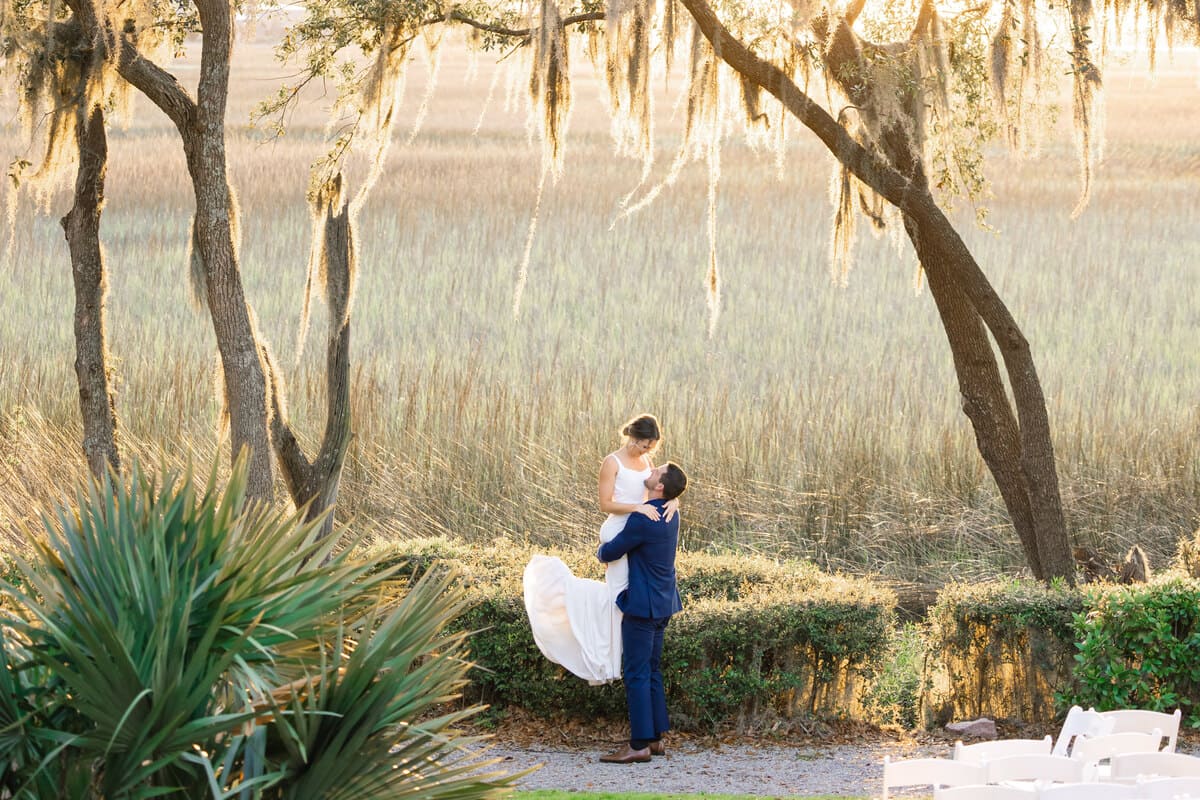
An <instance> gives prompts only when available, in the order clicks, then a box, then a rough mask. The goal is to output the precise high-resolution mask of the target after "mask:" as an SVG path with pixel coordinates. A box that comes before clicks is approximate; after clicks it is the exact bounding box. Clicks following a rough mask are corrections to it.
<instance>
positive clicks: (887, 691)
mask: <svg viewBox="0 0 1200 800" xmlns="http://www.w3.org/2000/svg"><path fill="white" fill-rule="evenodd" d="M925 658H926V651H925V637H924V629H923V627H922V626H921V625H917V624H915V623H911V622H910V623H907V624H905V625H904V626H903V627H901V628H899V629H898V630H896V631H895V633H894V635H893V636H892V638H891V640H890V641H889V642H888V646H887V651H886V656H885V658H884V660H883V664H882V665H881V666H880V669H879V674H878V675H877V676H876V677H875V680H874V681H873V682H872V683H871V688H870V690H869V691H868V693H867V697H866V702H865V704H864V705H865V707H866V712H867V716H868V718H869V719H870V720H871V721H872V722H875V723H877V724H880V725H896V726H899V727H902V728H905V729H912V728H915V727H917V725H918V724H919V723H920V719H921V715H920V710H921V709H920V703H921V673H922V669H923V668H924V665H925Z"/></svg>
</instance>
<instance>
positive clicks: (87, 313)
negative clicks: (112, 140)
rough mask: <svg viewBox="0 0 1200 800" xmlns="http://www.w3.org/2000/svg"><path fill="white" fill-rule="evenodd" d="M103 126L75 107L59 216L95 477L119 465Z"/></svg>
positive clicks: (99, 112) (97, 113)
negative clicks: (108, 310) (67, 198)
mask: <svg viewBox="0 0 1200 800" xmlns="http://www.w3.org/2000/svg"><path fill="white" fill-rule="evenodd" d="M104 126H105V119H104V109H103V108H102V107H101V106H99V105H96V106H93V107H92V108H90V109H88V108H80V110H79V116H78V119H77V121H76V138H77V141H78V146H79V163H78V166H77V169H76V173H75V202H74V205H72V206H71V210H70V211H68V212H67V215H66V216H65V217H63V218H62V226H63V231H64V232H65V234H66V238H67V247H68V248H69V249H70V252H71V274H72V278H73V280H74V284H75V376H76V379H77V380H78V383H79V411H80V414H81V416H82V418H83V453H84V456H85V457H86V458H87V462H88V467H89V468H90V469H91V471H92V474H93V475H95V476H96V477H97V478H103V477H104V473H105V470H107V469H108V468H109V467H111V468H112V469H113V470H114V471H117V470H120V468H121V456H120V451H119V450H118V449H117V410H116V400H115V397H114V393H113V388H112V384H111V383H110V382H109V367H108V348H107V346H106V339H105V336H106V334H105V326H104V317H105V310H104V300H105V295H106V294H107V291H108V281H107V279H106V275H105V269H104V253H103V251H102V250H101V248H100V214H101V212H102V210H103V207H104V177H105V173H106V171H107V169H108V135H107V132H106V131H105V128H104Z"/></svg>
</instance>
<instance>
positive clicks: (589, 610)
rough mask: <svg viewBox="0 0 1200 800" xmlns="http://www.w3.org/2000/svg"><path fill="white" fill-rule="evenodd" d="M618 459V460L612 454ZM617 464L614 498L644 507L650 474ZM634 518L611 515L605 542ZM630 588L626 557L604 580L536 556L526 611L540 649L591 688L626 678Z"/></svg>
mask: <svg viewBox="0 0 1200 800" xmlns="http://www.w3.org/2000/svg"><path fill="white" fill-rule="evenodd" d="M610 458H616V456H610ZM616 461H617V478H616V481H615V483H614V486H613V500H614V501H615V502H618V503H642V502H644V501H645V499H646V486H645V480H646V479H647V478H649V477H650V470H649V469H646V470H641V471H637V470H632V469H629V468H628V467H626V466H625V465H624V464H622V463H621V460H620V459H619V458H616ZM628 518H629V515H628V514H609V515H608V519H606V520H605V521H604V524H603V525H601V526H600V541H601V542H608V541H611V540H612V539H613V538H614V537H615V536H616V535H617V534H618V533H620V532H621V531H622V530H624V528H625V521H626V520H627V519H628ZM628 585H629V563H628V561H626V559H625V558H624V557H622V558H620V559H618V560H616V561H613V562H612V563H610V564H608V567H607V569H606V571H605V573H604V580H603V581H594V580H591V579H589V578H580V577H577V576H576V575H575V574H574V573H572V572H571V570H570V568H569V567H568V566H567V565H566V564H564V563H563V562H562V560H561V559H559V558H555V557H554V556H544V555H535V556H534V557H533V558H532V559H531V560H530V562H529V565H528V566H526V567H525V575H524V590H525V612H526V613H527V614H528V615H529V626H530V628H532V630H533V640H534V641H535V642H537V646H538V649H539V650H541V651H542V655H544V656H546V658H548V659H549V660H551V661H553V662H554V663H555V664H561V665H562V666H563V667H564V668H565V669H566V670H567V671H569V672H570V673H571V674H573V675H577V676H579V677H580V678H583V679H584V680H586V681H587V682H588V683H591V684H595V685H598V684H602V683H608V682H610V681H614V680H617V679H619V678H620V677H621V610H620V609H619V608H617V595H618V594H620V593H621V592H623V591H624V590H625V587H626V586H628Z"/></svg>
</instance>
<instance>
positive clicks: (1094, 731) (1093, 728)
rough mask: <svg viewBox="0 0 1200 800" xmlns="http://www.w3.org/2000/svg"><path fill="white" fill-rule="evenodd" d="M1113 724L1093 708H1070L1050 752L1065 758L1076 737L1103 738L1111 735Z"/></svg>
mask: <svg viewBox="0 0 1200 800" xmlns="http://www.w3.org/2000/svg"><path fill="white" fill-rule="evenodd" d="M1114 724H1115V723H1114V722H1113V721H1112V720H1111V719H1107V718H1106V717H1104V715H1102V714H1101V713H1100V712H1099V711H1097V710H1096V709H1094V708H1089V709H1088V710H1087V711H1084V710H1083V709H1082V708H1080V707H1079V706H1071V710H1070V711H1068V712H1067V718H1066V719H1065V720H1063V726H1062V730H1061V731H1059V733H1058V738H1057V739H1055V740H1054V749H1053V750H1052V751H1051V752H1052V753H1053V754H1054V755H1056V756H1065V755H1067V754H1068V753H1069V752H1070V750H1071V742H1072V740H1073V739H1075V738H1076V737H1084V736H1104V735H1105V734H1109V733H1112V729H1113V725H1114Z"/></svg>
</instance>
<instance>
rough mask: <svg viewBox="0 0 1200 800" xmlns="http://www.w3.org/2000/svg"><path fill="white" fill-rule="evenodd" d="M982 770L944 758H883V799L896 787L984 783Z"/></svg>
mask: <svg viewBox="0 0 1200 800" xmlns="http://www.w3.org/2000/svg"><path fill="white" fill-rule="evenodd" d="M986 782H987V781H986V780H985V779H984V772H983V767H981V766H979V765H978V764H965V763H963V762H961V761H951V760H950V759H948V758H911V759H907V760H905V761H892V759H891V756H884V757H883V800H888V790H889V789H892V788H895V787H897V786H932V787H933V788H934V789H937V788H938V787H940V786H962V785H964V784H968V783H986Z"/></svg>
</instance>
